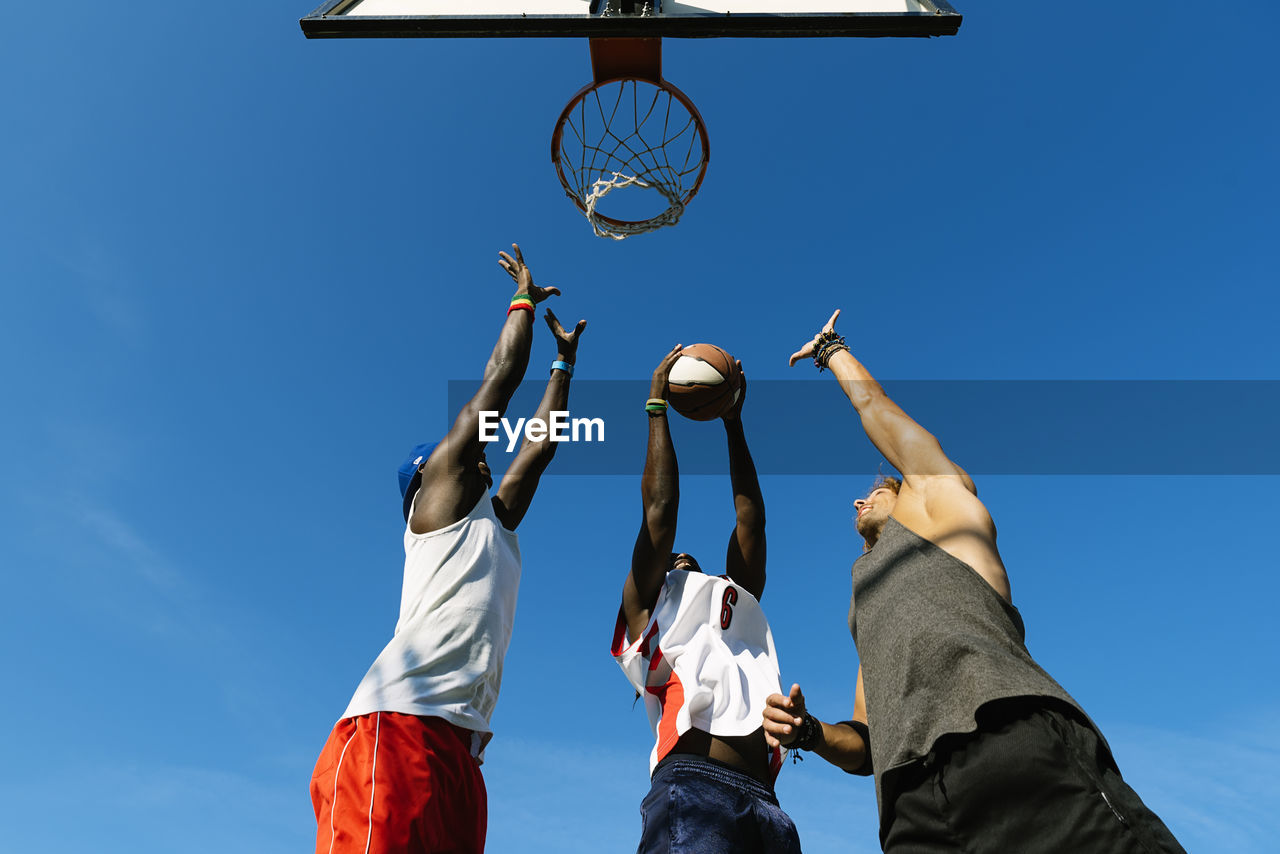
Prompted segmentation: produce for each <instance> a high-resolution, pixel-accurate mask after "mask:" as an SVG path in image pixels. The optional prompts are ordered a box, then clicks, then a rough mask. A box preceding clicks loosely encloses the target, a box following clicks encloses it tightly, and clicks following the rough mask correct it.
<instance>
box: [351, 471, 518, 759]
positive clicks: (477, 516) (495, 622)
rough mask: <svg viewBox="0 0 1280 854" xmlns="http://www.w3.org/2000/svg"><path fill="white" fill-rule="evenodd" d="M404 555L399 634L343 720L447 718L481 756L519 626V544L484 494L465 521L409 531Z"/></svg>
mask: <svg viewBox="0 0 1280 854" xmlns="http://www.w3.org/2000/svg"><path fill="white" fill-rule="evenodd" d="M404 553H405V559H404V587H403V589H402V591H401V594H400V619H399V620H398V621H397V622H396V630H395V636H394V637H392V638H391V642H390V643H388V644H387V645H386V647H385V648H384V649H383V650H382V652H381V653H380V654H379V655H378V658H377V660H376V661H374V662H373V666H372V667H370V668H369V672H368V673H366V674H365V677H364V679H363V680H361V682H360V686H359V687H358V688H356V693H355V696H353V697H352V698H351V703H350V704H349V705H348V706H347V710H346V711H345V712H344V713H343V715H342V716H343V717H344V718H350V717H355V716H356V715H367V714H371V713H373V712H400V713H402V714H406V715H428V716H433V717H438V718H443V719H445V720H447V721H449V722H450V723H453V724H457V725H458V726H460V727H464V728H466V729H469V730H472V731H473V733H474V735H473V737H472V754H473V755H474V756H476V758H477V759H482V758H483V754H484V746H485V745H486V744H487V743H488V741H489V738H490V737H491V736H492V731H491V730H490V729H489V719H490V717H491V716H492V715H493V708H494V706H495V705H496V703H497V700H498V687H499V685H500V684H501V682H502V661H503V657H504V656H505V655H506V652H507V646H508V644H509V643H510V642H511V628H512V626H513V625H514V623H515V616H516V593H517V591H518V589H519V586H520V544H519V540H518V539H517V538H516V535H515V532H514V531H508V530H507V529H506V528H504V527H503V526H502V524H501V523H500V522H499V521H498V519H497V517H496V516H495V515H494V513H493V500H492V499H491V498H490V497H489V493H488V492H487V491H486V492H485V494H484V495H482V496H481V497H480V501H479V502H478V503H477V504H476V506H475V508H474V509H472V511H471V512H470V513H468V514H467V515H466V517H464V518H462V519H460V520H458V521H457V522H454V523H453V524H452V525H448V526H446V527H444V528H441V529H439V530H438V531H431V532H430V533H426V534H415V533H413V531H411V530H410V529H409V526H408V525H406V526H405V532H404Z"/></svg>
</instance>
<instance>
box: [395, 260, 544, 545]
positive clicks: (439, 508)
mask: <svg viewBox="0 0 1280 854" xmlns="http://www.w3.org/2000/svg"><path fill="white" fill-rule="evenodd" d="M511 248H512V249H513V250H514V251H515V257H514V258H513V257H512V256H511V255H508V254H507V253H506V252H499V253H498V255H499V256H500V258H499V261H498V263H499V264H500V265H501V266H502V268H503V269H504V270H506V271H507V274H508V275H509V276H511V278H512V280H514V282H515V284H516V293H515V296H514V297H512V300H511V305H510V306H509V307H508V309H507V316H506V320H505V321H504V322H503V324H502V331H501V332H500V333H499V335H498V343H497V344H495V345H494V347H493V353H492V354H491V355H490V356H489V361H488V363H487V364H486V365H485V369H484V379H483V380H481V382H480V389H479V390H478V391H477V392H476V394H475V396H474V397H472V398H471V400H469V401H468V402H467V404H466V405H465V406H463V407H462V410H461V411H460V412H459V413H458V415H457V417H456V418H455V419H454V422H453V427H452V428H451V429H450V430H449V432H448V433H447V434H446V435H445V438H444V440H443V441H442V442H441V443H440V444H439V445H438V446H437V447H436V450H435V452H434V453H432V455H431V457H430V459H428V460H426V461H425V462H423V464H422V487H421V495H420V496H419V498H418V501H417V502H416V504H415V510H414V514H413V518H412V519H411V520H410V527H411V529H412V530H413V531H414V532H416V533H425V532H427V531H435V530H438V529H440V528H443V527H444V526H446V525H450V524H452V523H454V522H456V521H458V520H459V519H461V518H462V517H463V516H465V515H466V514H467V513H468V512H470V510H471V508H472V507H473V506H475V503H476V502H477V501H479V500H480V496H481V495H482V494H483V493H484V490H485V489H486V488H487V487H488V480H487V478H488V473H487V468H482V461H483V459H484V443H483V442H481V441H480V413H481V412H497V413H498V414H499V417H501V414H502V413H504V412H506V409H507V404H508V403H509V402H510V401H511V396H512V395H513V394H514V393H515V390H516V388H518V387H519V385H520V381H521V380H522V379H524V372H525V368H526V367H527V366H528V364H529V346H530V343H531V342H532V340H533V331H532V330H533V307H534V305H536V304H537V303H539V302H542V301H543V300H544V299H546V298H547V297H549V296H552V295H556V296H558V295H559V294H560V291H559V289H558V288H541V287H538V286H537V285H535V284H534V283H533V274H532V273H531V272H530V271H529V267H528V266H527V265H526V264H525V262H524V256H523V254H522V253H521V252H520V247H519V246H517V245H516V244H514V243H513V244H512V245H511Z"/></svg>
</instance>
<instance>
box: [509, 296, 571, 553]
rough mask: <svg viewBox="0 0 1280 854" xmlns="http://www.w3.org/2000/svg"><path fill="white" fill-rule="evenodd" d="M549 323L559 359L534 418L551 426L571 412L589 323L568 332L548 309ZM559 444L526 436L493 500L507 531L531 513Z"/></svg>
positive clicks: (545, 438)
mask: <svg viewBox="0 0 1280 854" xmlns="http://www.w3.org/2000/svg"><path fill="white" fill-rule="evenodd" d="M546 320H547V326H549V327H550V328H551V334H552V335H554V336H555V339H556V360H555V362H554V363H552V368H551V378H550V379H549V380H547V390H546V391H545V392H543V393H542V402H541V403H539V404H538V411H537V412H536V413H535V414H534V416H533V417H534V418H537V419H539V420H540V421H541V422H542V423H543V424H549V423H550V421H551V413H552V412H567V411H568V409H569V380H570V378H571V377H572V376H573V374H572V373H571V372H572V371H573V366H574V364H576V362H577V360H578V336H580V335H581V334H582V330H584V329H586V328H587V322H586V321H585V320H579V321H578V325H577V326H575V327H574V328H573V331H572V332H565V331H564V327H563V326H561V325H560V321H559V320H558V319H557V318H556V316H555V314H554V313H553V312H552V311H551V309H547V313H546ZM558 445H559V443H558V442H552V441H551V440H550V436H549V435H544V436H542V437H541V439H539V440H537V441H535V440H533V439H531V438H529V434H528V433H526V434H525V440H524V444H523V445H521V446H520V450H519V451H517V452H516V457H515V459H514V460H512V461H511V465H510V466H509V467H508V468H507V473H506V474H505V475H503V478H502V483H501V484H499V485H498V494H497V495H495V496H494V497H493V511H494V514H495V515H496V516H497V517H498V520H499V521H500V522H502V524H503V525H504V526H505V527H506V528H507V530H510V531H514V530H515V529H516V526H517V525H519V524H520V520H521V519H523V518H524V514H525V513H527V512H528V511H529V504H530V503H532V501H533V493H534V492H535V491H536V490H537V488H538V481H539V479H541V477H542V473H543V472H544V471H546V470H547V466H548V465H549V464H550V463H551V458H552V457H554V456H555V453H556V448H557V447H558Z"/></svg>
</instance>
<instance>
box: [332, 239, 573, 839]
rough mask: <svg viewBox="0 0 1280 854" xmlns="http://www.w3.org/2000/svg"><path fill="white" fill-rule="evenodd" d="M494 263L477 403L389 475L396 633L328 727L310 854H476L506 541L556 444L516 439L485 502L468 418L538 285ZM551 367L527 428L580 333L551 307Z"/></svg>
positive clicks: (512, 547) (510, 595)
mask: <svg viewBox="0 0 1280 854" xmlns="http://www.w3.org/2000/svg"><path fill="white" fill-rule="evenodd" d="M512 248H513V250H514V252H515V256H514V257H512V256H511V255H508V254H507V253H505V252H501V253H499V255H500V256H501V260H500V261H499V263H500V264H501V265H502V268H503V269H504V270H506V271H507V273H508V274H509V275H510V276H511V278H512V279H513V280H514V281H515V284H516V293H515V296H514V297H513V298H512V300H511V303H510V305H509V306H508V307H507V314H506V320H505V322H504V323H503V327H502V332H501V334H500V335H499V337H498V343H497V344H496V345H495V346H494V348H493V354H492V355H491V356H490V358H489V362H488V364H487V365H486V366H485V371H484V380H483V382H482V383H481V386H480V390H479V391H478V392H476V395H475V396H474V397H473V398H472V399H471V400H470V402H468V403H467V404H466V406H464V407H463V408H462V411H461V412H460V413H458V416H457V419H456V420H455V421H454V423H453V427H452V428H451V429H450V431H449V433H448V435H446V436H445V438H444V440H443V441H441V442H440V443H439V444H436V445H419V446H418V447H417V448H415V449H414V453H413V455H412V456H411V457H410V459H409V461H408V462H407V463H406V465H405V466H402V467H401V471H400V475H401V483H400V487H401V493H402V496H403V509H404V516H405V523H406V524H405V533H404V548H405V566H404V586H403V589H402V592H401V600H400V618H399V620H398V621H397V623H396V627H395V633H394V635H393V636H392V638H391V640H390V642H389V643H388V644H387V646H386V647H385V648H384V649H383V651H382V653H381V654H380V655H379V656H378V658H377V660H375V661H374V663H373V666H372V667H370V668H369V672H368V673H367V674H365V677H364V679H363V680H362V681H361V682H360V685H359V687H357V688H356V692H355V695H354V696H353V697H352V698H351V702H350V704H349V705H348V706H347V709H346V711H345V712H344V713H343V715H342V719H341V720H339V721H338V723H337V724H336V725H335V726H334V728H333V732H332V734H331V735H330V736H329V741H328V743H327V744H326V745H325V748H324V750H323V752H322V753H321V754H320V759H319V761H318V762H317V763H316V768H315V773H314V774H313V776H312V780H311V797H312V803H313V805H314V807H315V812H316V821H317V834H316V851H317V854H320V852H333V854H337V852H357V851H358V852H367V853H368V854H375V852H377V854H426V853H427V852H444V851H449V852H466V854H479V852H482V851H483V850H484V839H485V829H486V825H487V802H486V795H485V787H484V780H483V778H482V777H481V775H480V769H479V765H480V763H481V761H482V760H483V756H484V748H485V745H486V744H487V743H488V741H489V738H490V737H491V735H492V733H491V731H490V729H489V720H490V717H491V716H492V714H493V709H494V705H495V703H496V702H497V699H498V688H499V686H500V683H501V681H502V662H503V657H504V656H505V654H506V651H507V645H508V643H509V642H510V640H511V629H512V625H513V622H514V620H515V607H516V592H517V589H518V587H519V583H520V547H519V543H518V541H517V539H516V534H515V529H516V526H518V525H519V524H520V520H521V519H523V518H524V515H525V512H526V511H527V510H528V509H529V504H530V502H531V501H532V499H533V494H534V491H535V490H536V489H537V486H538V480H539V478H540V477H541V476H542V473H543V472H544V471H545V470H546V468H547V465H548V464H549V463H550V462H551V458H552V456H553V455H554V454H555V450H556V443H554V442H550V441H540V442H533V441H528V440H526V441H525V443H524V445H523V446H522V447H521V448H520V451H519V452H518V453H517V454H516V457H515V458H514V459H513V460H512V462H511V465H510V467H509V468H508V469H507V473H506V475H505V476H504V477H503V479H502V483H501V484H500V485H499V486H498V490H497V494H495V495H492V496H491V495H490V493H489V490H490V488H491V487H492V486H493V478H492V476H491V474H490V472H489V466H488V463H487V462H486V460H485V453H484V443H483V442H481V440H480V429H479V428H480V414H481V413H482V412H497V413H499V415H501V414H503V413H505V411H506V408H507V405H508V403H509V402H510V400H511V396H512V394H513V393H514V392H515V390H516V388H517V387H518V386H519V384H520V382H521V380H522V379H523V378H524V373H525V368H526V367H527V365H528V363H529V349H530V345H531V342H532V339H533V315H534V306H535V305H536V304H537V303H539V302H542V301H543V300H545V299H546V298H547V297H549V296H551V295H553V294H554V295H559V293H560V292H559V290H557V289H556V288H541V287H538V286H537V285H535V284H534V283H533V276H532V274H531V273H530V272H529V268H528V266H526V265H525V263H524V258H523V256H522V255H521V252H520V248H519V247H518V246H515V245H514V244H513V246H512ZM546 321H547V325H548V326H549V327H550V328H551V332H552V334H553V335H554V336H555V339H556V345H557V348H558V354H557V356H556V360H555V361H554V362H553V363H552V365H551V378H550V380H549V381H548V382H547V390H546V393H545V394H544V395H543V398H542V402H541V403H540V404H539V406H538V411H537V414H536V416H535V417H538V418H541V419H542V420H543V421H544V422H545V421H547V420H548V416H549V413H550V412H552V411H564V410H567V409H568V400H569V378H570V377H571V376H572V375H573V365H574V362H575V360H576V356H577V349H578V336H579V335H581V334H582V330H583V329H584V328H585V327H586V321H585V320H581V321H578V325H577V326H576V327H575V328H574V329H573V330H572V331H571V332H566V331H565V330H564V329H563V328H562V327H561V326H560V322H559V321H558V320H557V319H556V316H555V315H554V314H552V312H551V311H550V309H548V310H547V312H546Z"/></svg>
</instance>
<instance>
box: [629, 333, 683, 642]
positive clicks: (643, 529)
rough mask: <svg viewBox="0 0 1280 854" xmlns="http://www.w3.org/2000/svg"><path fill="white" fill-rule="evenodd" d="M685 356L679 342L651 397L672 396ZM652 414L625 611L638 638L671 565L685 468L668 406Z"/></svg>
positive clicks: (656, 379)
mask: <svg viewBox="0 0 1280 854" xmlns="http://www.w3.org/2000/svg"><path fill="white" fill-rule="evenodd" d="M679 357H680V345H679V344H677V345H676V346H675V349H673V350H672V351H671V352H670V353H668V354H667V355H666V356H664V357H663V358H662V361H661V362H660V363H659V364H658V367H657V368H656V369H655V370H654V372H653V380H652V381H651V382H650V385H649V399H650V400H662V401H665V400H666V399H667V378H668V377H669V376H670V374H671V366H672V365H674V364H675V363H676V359H678V358H679ZM646 414H647V416H648V418H649V445H648V449H647V451H646V452H645V457H644V474H643V476H641V478H640V499H641V503H642V504H643V505H644V508H643V509H644V514H643V516H642V517H641V519H640V533H639V534H638V535H637V536H636V544H635V548H634V549H632V551H631V571H630V572H629V573H627V580H626V582H625V583H624V584H623V587H622V613H623V616H624V617H625V619H626V621H627V634H628V636H629V637H630V639H631V640H632V641H633V642H634V641H635V639H636V638H638V637H640V634H641V632H643V631H644V627H645V625H646V624H647V623H648V622H649V614H650V612H652V610H653V606H654V605H655V604H656V603H657V601H658V594H659V593H660V592H661V591H662V583H663V581H664V580H665V579H666V576H667V569H668V568H669V567H670V565H671V548H672V546H674V545H675V541H676V515H677V511H678V510H679V508H680V471H679V468H678V466H677V465H676V449H675V446H674V445H672V443H671V427H670V425H669V424H668V423H667V410H666V407H665V406H663V407H658V406H656V405H655V406H652V407H646Z"/></svg>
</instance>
